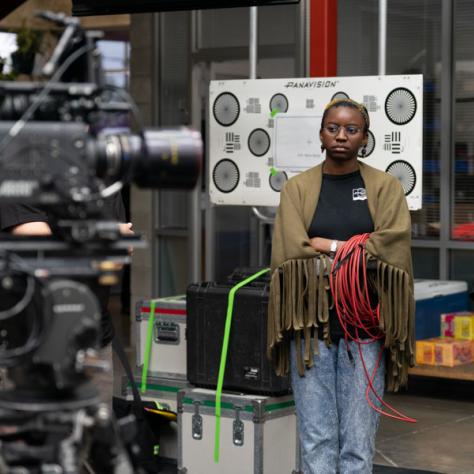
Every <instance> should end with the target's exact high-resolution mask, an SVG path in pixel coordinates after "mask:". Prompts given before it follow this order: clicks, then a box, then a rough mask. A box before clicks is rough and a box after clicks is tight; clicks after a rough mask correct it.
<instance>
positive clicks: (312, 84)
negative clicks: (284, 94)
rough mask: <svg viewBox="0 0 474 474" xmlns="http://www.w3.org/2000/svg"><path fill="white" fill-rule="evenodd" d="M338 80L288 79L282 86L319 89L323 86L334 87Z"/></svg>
mask: <svg viewBox="0 0 474 474" xmlns="http://www.w3.org/2000/svg"><path fill="white" fill-rule="evenodd" d="M338 82H339V81H338V80H317V81H305V80H301V81H288V82H287V83H286V84H285V86H284V87H286V88H290V89H321V88H325V87H328V88H329V87H336V85H337V83H338Z"/></svg>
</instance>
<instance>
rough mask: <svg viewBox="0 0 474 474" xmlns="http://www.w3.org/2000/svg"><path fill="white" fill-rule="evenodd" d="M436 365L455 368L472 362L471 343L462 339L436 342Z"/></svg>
mask: <svg viewBox="0 0 474 474" xmlns="http://www.w3.org/2000/svg"><path fill="white" fill-rule="evenodd" d="M434 359H435V365H442V366H445V367H454V366H456V365H461V364H470V363H471V362H472V344H471V341H465V340H461V339H452V338H450V339H447V338H445V339H440V340H438V341H435V342H434Z"/></svg>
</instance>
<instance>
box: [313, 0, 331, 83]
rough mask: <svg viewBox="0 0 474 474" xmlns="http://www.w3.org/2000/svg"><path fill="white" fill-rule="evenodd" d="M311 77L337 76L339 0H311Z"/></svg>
mask: <svg viewBox="0 0 474 474" xmlns="http://www.w3.org/2000/svg"><path fill="white" fill-rule="evenodd" d="M309 27H310V32H309V75H310V76H311V77H328V76H337V0H311V6H310V22H309Z"/></svg>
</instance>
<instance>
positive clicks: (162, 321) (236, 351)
mask: <svg viewBox="0 0 474 474" xmlns="http://www.w3.org/2000/svg"><path fill="white" fill-rule="evenodd" d="M255 271H256V270H255ZM253 273H254V271H250V270H247V269H244V270H238V271H236V272H234V274H233V275H232V276H231V277H229V281H227V282H226V283H225V284H218V283H215V282H206V283H200V284H194V285H190V286H189V288H188V292H187V295H186V297H185V296H183V295H181V296H177V297H171V298H159V299H156V300H152V301H153V302H154V305H155V314H154V322H153V325H152V326H150V325H149V320H150V308H151V306H152V305H151V302H152V301H150V300H145V301H141V302H140V303H139V304H138V305H137V313H136V314H137V317H136V320H137V368H138V369H139V371H138V376H137V377H136V379H135V382H136V383H137V385H138V386H140V384H141V372H142V370H143V365H144V362H145V358H146V341H147V338H148V335H149V334H152V344H151V349H150V352H149V362H148V377H147V390H146V392H145V393H144V394H143V398H144V399H145V400H153V401H155V402H158V403H160V404H161V405H164V407H165V408H168V409H170V410H172V411H176V412H177V413H178V423H177V427H176V426H175V425H173V424H171V425H170V426H169V427H167V428H166V429H165V431H164V432H163V433H160V455H161V456H163V457H164V458H168V459H174V460H177V464H178V472H179V473H181V474H184V473H188V474H218V473H219V474H220V473H223V472H226V473H229V474H233V473H235V474H237V473H239V474H241V473H249V474H251V473H252V474H270V473H272V474H273V473H278V474H299V473H300V472H301V471H300V456H299V448H298V446H297V444H298V443H297V430H296V415H295V408H294V401H293V397H292V396H291V395H290V394H289V391H290V390H289V380H288V379H287V378H280V377H277V376H276V375H275V373H274V371H273V369H272V368H271V366H270V364H269V362H268V360H267V358H266V355H265V348H266V324H267V304H268V290H269V288H268V283H269V282H268V278H266V277H263V278H261V279H259V280H258V281H256V282H254V283H252V284H250V285H248V286H245V287H243V288H241V289H239V290H238V291H237V293H236V297H235V307H234V314H233V321H232V329H231V336H230V344H229V352H228V358H227V366H226V372H225V374H226V375H225V378H224V390H225V391H224V392H223V393H222V396H221V407H222V411H221V418H220V424H221V430H220V437H219V439H220V450H219V462H218V463H216V462H215V460H214V444H215V429H216V416H215V404H216V391H215V388H216V384H217V374H218V370H219V363H220V355H221V348H222V342H223V334H224V324H225V318H226V313H227V299H228V294H229V291H230V290H231V288H232V287H233V286H234V285H235V284H236V283H238V282H239V281H242V280H243V279H245V278H246V277H247V276H249V274H253ZM150 331H151V333H150ZM190 382H191V383H192V384H194V385H196V386H197V387H193V386H192V385H191V384H190ZM231 390H232V391H231ZM123 392H124V393H126V394H127V396H128V397H129V398H131V389H130V386H129V383H128V381H127V380H126V379H125V378H124V380H123Z"/></svg>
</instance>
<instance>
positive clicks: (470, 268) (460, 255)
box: [450, 250, 474, 291]
mask: <svg viewBox="0 0 474 474" xmlns="http://www.w3.org/2000/svg"><path fill="white" fill-rule="evenodd" d="M450 256H451V258H450V261H451V273H450V275H451V280H461V281H467V283H468V288H469V290H470V291H472V289H473V288H474V251H472V250H452V251H451V252H450Z"/></svg>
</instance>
